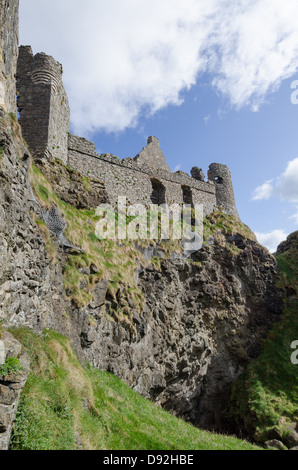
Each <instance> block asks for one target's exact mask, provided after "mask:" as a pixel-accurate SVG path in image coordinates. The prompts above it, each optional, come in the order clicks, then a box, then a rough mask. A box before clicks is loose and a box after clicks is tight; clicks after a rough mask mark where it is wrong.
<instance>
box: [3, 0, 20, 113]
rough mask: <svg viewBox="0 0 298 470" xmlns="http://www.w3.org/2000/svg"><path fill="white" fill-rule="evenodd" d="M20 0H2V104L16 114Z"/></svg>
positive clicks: (9, 111) (8, 110)
mask: <svg viewBox="0 0 298 470" xmlns="http://www.w3.org/2000/svg"><path fill="white" fill-rule="evenodd" d="M18 21H19V0H2V1H1V2H0V106H1V107H2V108H4V109H5V110H6V111H7V112H8V113H14V114H15V115H16V87H15V76H16V66H17V56H18Z"/></svg>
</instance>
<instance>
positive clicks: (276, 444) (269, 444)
mask: <svg viewBox="0 0 298 470" xmlns="http://www.w3.org/2000/svg"><path fill="white" fill-rule="evenodd" d="M264 447H265V449H268V450H288V449H287V447H286V446H285V445H284V444H283V443H282V442H281V441H278V440H277V439H273V440H272V441H266V442H265V444H264Z"/></svg>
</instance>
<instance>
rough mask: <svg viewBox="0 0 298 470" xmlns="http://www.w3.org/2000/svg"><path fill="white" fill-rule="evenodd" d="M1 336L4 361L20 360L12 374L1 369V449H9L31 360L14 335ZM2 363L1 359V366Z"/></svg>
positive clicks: (0, 346)
mask: <svg viewBox="0 0 298 470" xmlns="http://www.w3.org/2000/svg"><path fill="white" fill-rule="evenodd" d="M0 338H1V339H0V343H1V344H0V349H1V348H2V351H3V362H4V361H5V360H6V359H8V358H14V359H17V360H18V361H19V370H15V371H14V372H11V373H10V374H7V375H1V369H0V450H7V449H8V447H9V441H10V435H11V428H12V424H13V421H14V419H15V415H16V411H17V406H18V402H19V398H20V395H21V392H22V389H23V388H24V385H25V383H26V380H27V377H28V374H29V366H30V361H29V358H28V356H27V354H26V353H24V352H23V351H22V345H21V344H20V343H19V342H18V341H17V340H16V339H15V338H14V337H13V335H11V334H10V333H7V332H3V333H1V332H0ZM1 365H2V361H1V360H0V368H1Z"/></svg>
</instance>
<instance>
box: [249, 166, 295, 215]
mask: <svg viewBox="0 0 298 470" xmlns="http://www.w3.org/2000/svg"><path fill="white" fill-rule="evenodd" d="M273 196H276V197H279V198H280V199H281V200H282V201H287V202H292V203H297V202H298V158H294V160H291V161H289V162H288V164H287V168H286V170H285V171H284V172H283V173H282V174H281V175H280V176H278V177H276V178H275V179H273V180H270V181H266V183H264V184H262V185H261V186H258V187H257V188H256V189H255V190H254V192H253V196H252V199H253V201H260V200H266V199H270V198H271V197H273ZM296 209H297V212H296V213H295V214H294V215H292V216H291V217H290V219H293V220H294V221H295V223H297V224H298V206H297V207H296Z"/></svg>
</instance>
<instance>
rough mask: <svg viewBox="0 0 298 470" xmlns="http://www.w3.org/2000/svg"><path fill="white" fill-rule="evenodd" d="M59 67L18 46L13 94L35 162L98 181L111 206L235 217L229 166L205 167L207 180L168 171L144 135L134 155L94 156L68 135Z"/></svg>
mask: <svg viewBox="0 0 298 470" xmlns="http://www.w3.org/2000/svg"><path fill="white" fill-rule="evenodd" d="M62 73H63V71H62V66H61V65H60V64H59V63H58V62H56V61H55V60H54V59H53V58H52V57H50V56H47V55H45V54H43V53H41V54H36V55H33V53H32V49H31V47H30V46H21V47H20V48H19V58H18V64H17V92H18V100H17V104H18V111H19V114H20V119H19V122H20V124H21V127H22V132H23V136H24V138H25V140H26V142H27V144H28V146H29V148H30V151H31V153H32V155H33V157H34V158H35V159H37V160H45V159H48V160H55V159H57V158H58V159H59V160H61V161H62V162H63V163H64V164H65V165H69V166H70V167H71V168H72V169H74V170H78V171H79V172H80V173H82V174H83V175H84V176H88V177H90V178H91V179H96V180H98V181H102V182H103V183H104V185H105V191H106V194H107V197H108V200H109V202H110V203H111V204H113V205H116V203H117V201H118V196H126V198H127V202H128V203H129V204H144V205H146V206H149V205H150V204H158V205H160V204H163V203H167V204H168V205H171V204H174V203H177V204H182V203H185V204H192V205H195V204H203V205H204V212H205V215H206V214H209V213H211V212H213V211H214V209H216V208H221V209H222V210H224V211H225V212H227V213H228V214H232V215H234V216H236V217H238V212H237V209H236V204H235V198H234V191H233V185H232V179H231V174H230V170H229V168H228V167H227V166H225V165H222V164H218V163H217V164H216V163H214V164H212V165H210V167H209V172H208V181H205V177H204V174H203V172H202V170H200V169H199V168H197V167H194V168H193V169H192V170H191V175H192V176H189V175H188V174H187V173H184V172H181V171H178V172H176V173H172V172H171V170H170V168H169V166H168V164H167V162H166V159H165V157H164V155H163V152H162V150H161V148H160V145H159V141H158V139H157V138H156V137H149V139H148V142H147V146H146V147H145V148H144V149H143V150H142V151H141V152H140V153H139V154H138V155H137V156H136V157H134V158H125V159H122V160H121V159H119V158H118V157H115V156H114V155H111V154H104V155H98V154H97V152H96V148H95V144H94V143H92V142H90V141H88V140H86V139H85V138H82V137H77V136H74V135H71V134H70V133H69V121H70V109H69V104H68V99H67V95H66V92H65V89H64V86H63V81H62Z"/></svg>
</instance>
